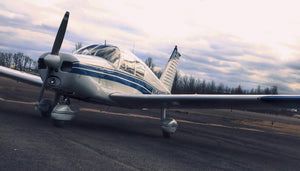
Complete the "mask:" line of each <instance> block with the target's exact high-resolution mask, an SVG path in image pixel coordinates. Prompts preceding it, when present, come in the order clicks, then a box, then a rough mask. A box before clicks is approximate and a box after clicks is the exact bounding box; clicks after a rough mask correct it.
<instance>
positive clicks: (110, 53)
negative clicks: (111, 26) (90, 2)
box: [75, 45, 121, 63]
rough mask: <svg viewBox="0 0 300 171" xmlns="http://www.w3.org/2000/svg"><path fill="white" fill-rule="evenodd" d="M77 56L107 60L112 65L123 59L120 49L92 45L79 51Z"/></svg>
mask: <svg viewBox="0 0 300 171" xmlns="http://www.w3.org/2000/svg"><path fill="white" fill-rule="evenodd" d="M75 53H76V54H83V55H93V56H98V57H100V58H103V59H106V60H107V61H109V62H111V63H115V62H116V61H117V60H118V59H120V57H121V52H120V49H119V48H118V47H116V46H111V45H90V46H87V47H85V48H83V49H80V50H79V51H77V52H75Z"/></svg>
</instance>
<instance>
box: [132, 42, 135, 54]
mask: <svg viewBox="0 0 300 171" xmlns="http://www.w3.org/2000/svg"><path fill="white" fill-rule="evenodd" d="M134 49H135V42H134V43H133V47H132V53H134Z"/></svg>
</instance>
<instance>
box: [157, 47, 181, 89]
mask: <svg viewBox="0 0 300 171" xmlns="http://www.w3.org/2000/svg"><path fill="white" fill-rule="evenodd" d="M180 56H181V55H180V53H179V52H178V50H177V46H175V48H174V50H173V52H172V55H171V57H170V59H169V61H168V63H167V65H166V67H165V70H164V72H163V73H162V75H161V77H160V81H161V82H162V83H163V84H164V85H165V86H166V88H167V89H168V90H169V91H170V92H171V90H172V86H173V81H174V77H175V74H176V69H177V65H178V62H179V57H180Z"/></svg>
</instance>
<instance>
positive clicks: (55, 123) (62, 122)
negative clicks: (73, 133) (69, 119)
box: [52, 119, 65, 128]
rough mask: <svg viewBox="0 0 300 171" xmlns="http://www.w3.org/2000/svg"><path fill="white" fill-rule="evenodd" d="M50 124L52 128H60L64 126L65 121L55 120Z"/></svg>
mask: <svg viewBox="0 0 300 171" xmlns="http://www.w3.org/2000/svg"><path fill="white" fill-rule="evenodd" d="M52 123H53V125H54V126H56V127H59V128H62V127H64V126H65V121H63V120H57V119H52Z"/></svg>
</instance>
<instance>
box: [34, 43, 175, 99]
mask: <svg viewBox="0 0 300 171" xmlns="http://www.w3.org/2000/svg"><path fill="white" fill-rule="evenodd" d="M59 56H60V57H61V67H59V69H58V70H56V71H51V77H50V78H48V79H47V80H46V81H47V82H49V83H48V85H49V87H51V88H53V89H56V90H59V91H60V92H62V93H63V94H65V95H67V96H70V97H73V98H78V99H81V100H85V101H96V102H101V103H110V99H109V95H110V94H112V93H121V94H169V93H170V92H169V91H168V89H167V88H166V87H165V86H164V85H163V84H162V83H161V81H160V80H159V79H158V78H157V76H156V75H155V74H154V73H153V72H152V71H151V70H150V69H149V67H148V66H147V65H146V64H145V63H144V62H143V61H141V60H140V59H139V58H138V57H137V56H135V55H134V54H133V53H131V52H130V51H128V50H125V49H121V48H119V47H116V46H111V45H96V44H95V45H89V46H86V47H83V48H81V49H79V50H77V51H75V52H74V53H73V54H66V53H61V54H59ZM41 57H43V55H42V56H41ZM39 69H40V73H41V76H42V78H43V75H45V74H44V72H45V70H46V69H44V70H43V68H39ZM51 79H52V82H51ZM53 80H54V81H53ZM53 82H54V83H53ZM51 84H52V85H51Z"/></svg>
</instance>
